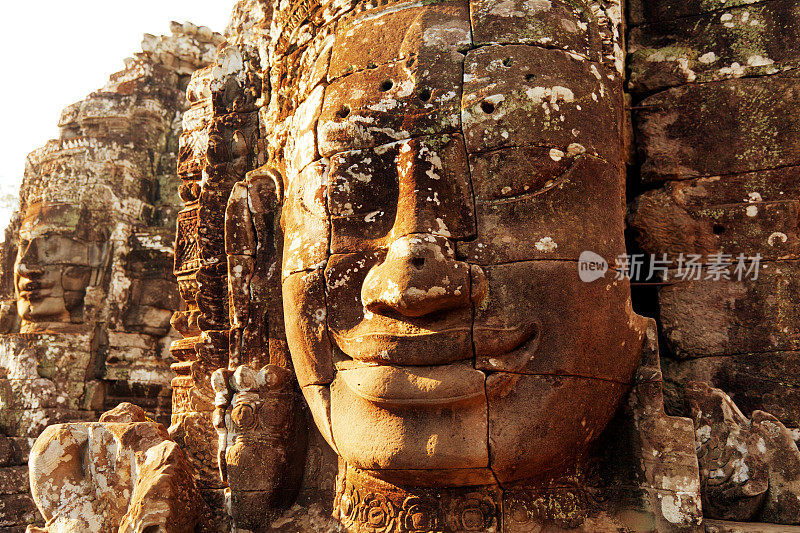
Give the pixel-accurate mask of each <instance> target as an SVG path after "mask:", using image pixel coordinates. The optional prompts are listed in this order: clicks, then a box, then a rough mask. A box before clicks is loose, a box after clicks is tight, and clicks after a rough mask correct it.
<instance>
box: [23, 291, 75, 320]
mask: <svg viewBox="0 0 800 533" xmlns="http://www.w3.org/2000/svg"><path fill="white" fill-rule="evenodd" d="M17 312H18V313H19V316H20V317H21V318H22V320H23V321H26V322H46V321H59V320H66V321H69V313H68V312H67V309H66V306H65V303H64V299H63V298H58V297H55V296H50V295H42V294H39V295H37V296H35V297H33V298H27V297H25V296H20V298H19V300H17Z"/></svg>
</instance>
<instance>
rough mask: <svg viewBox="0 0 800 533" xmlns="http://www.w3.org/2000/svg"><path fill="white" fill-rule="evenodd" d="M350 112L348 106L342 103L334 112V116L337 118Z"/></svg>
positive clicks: (344, 116) (345, 116)
mask: <svg viewBox="0 0 800 533" xmlns="http://www.w3.org/2000/svg"><path fill="white" fill-rule="evenodd" d="M349 114H350V107H349V106H346V105H343V106H342V107H340V108H339V111H337V112H336V116H337V117H339V118H347V115H349Z"/></svg>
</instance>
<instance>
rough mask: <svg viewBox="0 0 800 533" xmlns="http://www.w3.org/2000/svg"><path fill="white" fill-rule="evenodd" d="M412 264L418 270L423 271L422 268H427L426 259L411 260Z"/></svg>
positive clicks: (416, 258)
mask: <svg viewBox="0 0 800 533" xmlns="http://www.w3.org/2000/svg"><path fill="white" fill-rule="evenodd" d="M411 264H412V265H413V266H414V268H416V269H417V270H422V267H424V266H425V258H424V257H415V258H414V259H412V260H411Z"/></svg>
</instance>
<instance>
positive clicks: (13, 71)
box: [0, 0, 235, 239]
mask: <svg viewBox="0 0 800 533" xmlns="http://www.w3.org/2000/svg"><path fill="white" fill-rule="evenodd" d="M234 3H235V0H127V1H121V0H71V1H64V0H38V1H31V0H27V1H26V0H22V1H15V0H2V4H1V5H0V21H3V24H2V32H0V50H3V51H4V53H3V68H2V71H3V76H2V79H0V102H3V110H2V122H0V124H2V127H0V195H2V194H6V193H8V192H14V194H15V195H16V192H17V190H18V188H19V183H20V181H21V180H22V171H23V169H24V168H25V156H26V155H27V154H28V152H30V151H32V150H34V149H35V148H38V147H40V146H42V145H44V143H45V142H47V140H48V139H53V138H55V137H57V136H58V128H57V126H56V124H57V123H58V118H59V116H60V114H61V110H62V109H64V108H65V107H66V106H68V105H69V104H71V103H73V102H77V101H79V100H82V99H83V98H85V97H86V96H87V95H88V94H89V93H91V92H93V91H96V90H97V89H99V88H100V87H102V86H103V85H105V82H106V80H107V79H108V77H109V75H111V74H112V73H114V72H117V71H119V70H122V68H123V67H124V65H123V60H124V59H125V58H126V57H130V56H132V55H133V54H134V53H135V52H139V51H141V46H140V45H141V41H142V35H143V34H145V33H152V34H154V35H163V34H169V33H170V31H169V22H170V21H172V20H175V21H178V22H185V21H189V22H192V23H194V24H197V25H198V26H208V27H210V28H211V29H212V30H214V31H218V32H223V31H224V30H225V26H226V25H227V23H228V17H229V15H230V12H231V10H232V9H233V5H234ZM9 216H10V213H6V212H3V210H2V209H0V239H1V238H2V230H3V228H5V226H6V223H7V221H8V217H9Z"/></svg>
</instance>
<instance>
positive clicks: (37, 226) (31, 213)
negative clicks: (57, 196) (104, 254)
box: [19, 202, 108, 264]
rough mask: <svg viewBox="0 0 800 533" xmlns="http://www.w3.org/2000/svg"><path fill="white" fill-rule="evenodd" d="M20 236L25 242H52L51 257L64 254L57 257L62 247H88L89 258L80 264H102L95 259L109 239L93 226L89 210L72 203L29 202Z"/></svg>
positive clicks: (99, 228)
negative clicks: (58, 250) (57, 252)
mask: <svg viewBox="0 0 800 533" xmlns="http://www.w3.org/2000/svg"><path fill="white" fill-rule="evenodd" d="M19 233H20V239H21V240H24V241H33V240H34V239H37V240H42V241H48V240H49V241H51V242H52V248H53V250H51V252H53V253H52V254H49V255H53V254H55V255H63V254H56V251H57V250H56V248H58V246H59V245H60V246H65V247H69V248H78V247H80V248H85V249H86V250H88V251H87V254H88V256H87V257H86V259H85V260H80V261H79V263H80V264H84V263H85V264H89V263H95V262H97V261H99V259H98V258H97V257H95V256H98V255H99V248H100V247H101V246H102V244H103V243H105V242H106V241H107V240H108V234H107V230H106V228H104V227H103V226H98V225H97V224H94V223H93V221H92V220H91V216H90V214H89V213H88V211H87V210H86V209H82V208H80V207H78V206H74V205H69V204H45V203H41V202H34V203H29V204H28V205H26V206H25V210H24V212H23V216H22V221H21V225H20V230H19ZM65 253H66V252H65ZM68 255H69V254H68ZM81 255H83V254H81Z"/></svg>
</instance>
